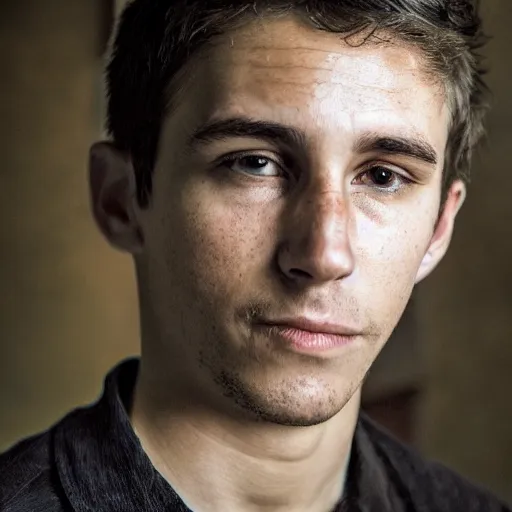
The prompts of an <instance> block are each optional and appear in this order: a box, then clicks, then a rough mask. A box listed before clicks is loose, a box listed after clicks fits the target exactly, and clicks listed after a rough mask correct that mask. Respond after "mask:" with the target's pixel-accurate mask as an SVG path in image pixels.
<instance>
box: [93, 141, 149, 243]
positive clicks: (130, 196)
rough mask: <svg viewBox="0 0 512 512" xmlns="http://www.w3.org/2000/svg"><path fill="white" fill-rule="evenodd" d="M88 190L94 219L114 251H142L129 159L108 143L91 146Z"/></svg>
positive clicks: (133, 177) (133, 178)
mask: <svg viewBox="0 0 512 512" xmlns="http://www.w3.org/2000/svg"><path fill="white" fill-rule="evenodd" d="M89 155H90V158H89V189H90V196H91V205H92V212H93V215H94V219H95V220H96V223H97V225H98V227H99V228H100V231H101V232H102V233H103V235H104V236H105V238H106V239H107V240H108V241H109V242H110V243H111V244H112V245H113V246H114V247H116V248H117V249H120V250H122V251H127V252H130V253H137V252H140V251H141V250H142V247H143V236H142V231H141V228H140V226H139V223H138V221H137V216H136V208H137V206H136V186H135V175H134V172H133V166H132V164H131V161H130V158H129V157H128V156H127V155H126V154H125V153H123V152H121V151H119V150H118V149H117V148H116V147H115V146H114V145H113V144H111V143H109V142H98V143H96V144H94V145H93V146H92V147H91V150H90V153H89Z"/></svg>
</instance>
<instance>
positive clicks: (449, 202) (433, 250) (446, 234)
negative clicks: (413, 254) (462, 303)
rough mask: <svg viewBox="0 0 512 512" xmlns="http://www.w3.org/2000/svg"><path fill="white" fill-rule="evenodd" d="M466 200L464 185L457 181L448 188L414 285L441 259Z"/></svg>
mask: <svg viewBox="0 0 512 512" xmlns="http://www.w3.org/2000/svg"><path fill="white" fill-rule="evenodd" d="M465 198H466V186H465V184H464V183H463V182H462V181H460V180H457V181H455V182H454V183H452V185H451V186H450V189H449V190H448V193H447V196H446V201H445V203H444V205H443V210H442V212H441V215H440V217H439V219H438V221H437V223H436V226H435V230H434V233H433V235H432V238H431V240H430V244H429V247H428V249H427V251H426V253H425V255H424V256H423V259H422V261H421V264H420V268H419V269H418V273H417V274H416V280H415V282H416V284H417V283H419V282H420V281H421V280H423V279H424V278H425V277H427V276H428V275H429V274H430V273H431V272H432V271H433V270H434V269H435V268H436V266H437V265H438V264H439V262H440V261H441V260H442V259H443V257H444V255H445V254H446V251H447V250H448V247H449V245H450V242H451V239H452V235H453V229H454V224H455V218H456V217H457V214H458V212H459V210H460V208H461V207H462V204H463V203H464V200H465Z"/></svg>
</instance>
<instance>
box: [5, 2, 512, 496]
mask: <svg viewBox="0 0 512 512" xmlns="http://www.w3.org/2000/svg"><path fill="white" fill-rule="evenodd" d="M122 4H123V2H122V1H118V2H115V1H114V0H72V1H70V0H44V2H43V1H41V0H2V2H1V3H0V70H1V71H2V79H1V80H0V155H1V160H2V164H1V167H0V218H1V222H0V451H2V450H4V449H6V448H8V447H9V446H10V445H11V444H13V443H14V442H15V441H17V440H18V439H20V438H22V437H24V436H27V435H30V434H32V433H34V432H37V431H40V430H42V429H46V428H48V427H49V426H50V425H51V424H53V423H54V422H55V421H57V420H58V419H59V418H60V417H61V416H62V415H63V414H65V413H66V412H67V411H68V410H70V409H71V408H73V407H75V406H78V405H81V404H86V403H88V402H91V401H92V400H95V399H96V398H97V397H98V395H99V393H100V392H101V389H102V385H103V378H104V375H105V373H106V372H107V371H108V370H109V369H110V368H111V367H112V366H113V365H115V364H116V363H117V362H118V361H119V360H120V359H123V358H125V357H127V356H130V355H135V354H137V353H138V350H139V346H138V317H137V315H138V310H137V302H136V294H135V281H134V275H133V269H132V264H131V260H130V258H129V257H128V256H126V255H123V254H121V253H117V252H115V251H114V250H113V249H111V248H110V247H109V246H108V245H107V243H106V242H105V241H104V240H103V239H102V238H101V236H100V234H99V233H98V231H97V230H96V228H95V226H94V224H93V221H92V217H91V214H90V211H89V204H88V191H87V181H86V162H87V153H88V147H89V145H90V144H91V142H93V141H94V140H96V139H98V138H100V137H101V136H102V135H103V134H102V128H103V111H104V99H103V85H102V68H103V64H104V55H105V50H106V47H107V39H108V35H109V32H110V29H111V26H112V22H113V20H114V18H115V15H116V13H117V12H118V11H119V9H120V8H121V6H122ZM483 15H484V17H485V19H486V22H487V32H489V33H490V34H491V35H492V36H493V39H492V41H491V42H490V44H489V46H488V48H487V49H486V55H487V57H488V66H489V68H490V70H491V71H490V73H489V75H488V82H489V84H490V86H491V89H492V91H493V93H494V100H493V101H494V109H493V111H492V113H491V115H490V117H489V120H488V132H489V141H488V144H487V148H485V149H484V150H483V151H482V152H481V154H480V157H479V158H478V159H477V161H476V162H475V166H474V174H473V176H474V177H473V182H472V185H471V187H470V190H469V198H468V200H467V203H466V205H465V206H464V208H463V210H462V213H461V214H460V216H459V221H458V225H457V227H456V232H455V237H454V240H453V244H452V247H451V249H450V251H449V252H448V255H447V256H446V258H445V260H444V261H443V263H442V264H441V266H440V267H439V269H438V270H437V271H436V272H435V273H434V274H433V275H432V276H431V277H429V278H428V279H427V280H426V281H425V283H424V284H421V285H420V286H419V287H418V288H417V290H416V291H415V294H414V296H413V300H412V301H411V303H410V305H409V307H408V309H407V311H406V314H405V316H404V318H403V320H402V321H401V323H400V325H399V327H398V328H397V330H396V332H395V333H394V335H393V338H392V339H391V340H390V342H389V344H388V346H387V347H386V349H385V350H384V352H383V353H382V355H381V356H380V358H379V360H378V362H377V363H376V365H375V368H374V370H373V371H372V372H371V374H370V376H369V379H368V381H367V382H366V384H365V390H364V407H365V409H366V410H367V411H368V412H369V413H370V414H371V415H372V416H373V417H374V418H376V419H377V420H378V421H380V422H381V423H383V424H384V425H385V426H387V427H388V428H389V429H390V430H392V431H393V432H394V433H395V434H396V435H397V436H398V437H400V438H402V439H404V440H405V441H406V442H409V443H412V444H414V445H416V446H417V447H418V448H419V449H420V450H421V451H422V452H423V453H425V454H426V455H428V456H430V457H434V458H436V459H438V460H441V461H442V462H444V463H445V464H447V465H449V466H451V467H452V468H454V469H456V470H457V471H459V472H461V473H462V474H464V475H466V476H468V477H470V478H471V479H473V480H475V481H477V482H480V483H481V484H483V485H485V486H487V487H489V488H490V489H492V490H493V491H494V492H495V493H497V494H498V495H500V496H502V497H503V498H504V499H506V500H510V501H512V398H511V394H512V336H511V335H512V295H511V294H512V238H511V236H512V222H511V221H512V200H511V194H512V188H511V187H509V181H511V179H512V166H511V157H510V150H511V147H512V124H511V122H510V119H511V118H512V95H511V91H512V60H511V53H512V30H511V29H510V27H511V25H512V1H510V0H484V2H483Z"/></svg>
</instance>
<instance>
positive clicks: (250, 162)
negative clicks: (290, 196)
mask: <svg viewBox="0 0 512 512" xmlns="http://www.w3.org/2000/svg"><path fill="white" fill-rule="evenodd" d="M221 165H223V166H225V167H228V168H229V169H231V170H232V171H235V172H240V173H244V174H250V175H251V176H263V177H283V176H284V175H285V172H284V170H283V168H282V167H281V166H280V165H279V164H278V163H277V162H275V161H274V160H272V159H271V158H269V157H267V156H264V155H258V154H256V153H247V154H238V155H233V156H231V157H228V158H224V159H223V160H222V161H221Z"/></svg>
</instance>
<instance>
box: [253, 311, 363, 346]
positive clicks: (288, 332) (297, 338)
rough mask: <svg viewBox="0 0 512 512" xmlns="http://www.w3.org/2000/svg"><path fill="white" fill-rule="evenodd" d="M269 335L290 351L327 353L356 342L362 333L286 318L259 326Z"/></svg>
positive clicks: (335, 326) (321, 323) (345, 327)
mask: <svg viewBox="0 0 512 512" xmlns="http://www.w3.org/2000/svg"><path fill="white" fill-rule="evenodd" d="M259 326H260V327H262V328H263V329H264V330H265V331H266V332H267V334H269V335H270V336H271V337H272V338H274V339H277V340H279V341H281V342H284V344H285V345H286V346H287V347H288V348H289V349H290V348H291V349H292V350H294V351H297V352H303V353H311V352H325V351H329V350H332V349H336V348H339V347H343V346H346V345H348V344H350V343H352V342H354V341H355V338H356V337H357V336H359V335H361V332H360V331H358V330H356V329H353V328H352V327H348V326H344V325H341V324H335V323H332V322H320V321H315V320H312V319H308V318H286V319H280V320H273V321H264V322H262V323H260V324H259Z"/></svg>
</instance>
